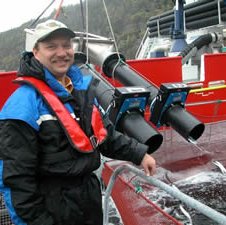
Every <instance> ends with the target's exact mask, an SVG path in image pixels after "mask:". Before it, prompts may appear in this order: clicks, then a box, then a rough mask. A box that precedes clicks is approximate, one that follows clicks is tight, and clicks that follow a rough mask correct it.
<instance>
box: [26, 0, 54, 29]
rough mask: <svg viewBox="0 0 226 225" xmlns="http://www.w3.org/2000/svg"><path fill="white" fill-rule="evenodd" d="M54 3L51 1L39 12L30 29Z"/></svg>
mask: <svg viewBox="0 0 226 225" xmlns="http://www.w3.org/2000/svg"><path fill="white" fill-rule="evenodd" d="M54 2H55V0H52V2H50V4H49V5H48V6H47V7H46V8H45V9H44V10H43V11H42V12H41V14H40V15H39V16H38V17H37V18H36V19H35V21H33V22H32V23H31V24H30V26H29V28H32V27H33V26H34V25H35V24H36V23H37V22H38V21H39V19H40V18H41V16H42V15H43V14H44V13H45V12H46V11H47V10H48V9H49V7H50V6H51V5H52V4H53V3H54Z"/></svg>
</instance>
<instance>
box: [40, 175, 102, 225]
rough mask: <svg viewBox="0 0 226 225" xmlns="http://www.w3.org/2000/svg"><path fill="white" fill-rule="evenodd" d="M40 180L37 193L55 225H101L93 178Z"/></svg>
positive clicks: (96, 181)
mask: <svg viewBox="0 0 226 225" xmlns="http://www.w3.org/2000/svg"><path fill="white" fill-rule="evenodd" d="M43 180H45V182H41V183H44V185H43V186H41V187H40V189H41V193H42V195H44V196H45V203H46V208H47V210H48V212H49V213H50V214H51V215H52V217H53V218H54V221H55V224H56V225H62V224H66V225H102V224H103V215H102V204H101V201H100V199H101V190H100V184H99V180H98V179H97V177H96V176H95V175H94V174H90V175H87V176H82V177H77V178H59V177H58V178H55V177H45V178H43ZM56 196H58V197H57V198H56ZM72 196H73V198H72Z"/></svg>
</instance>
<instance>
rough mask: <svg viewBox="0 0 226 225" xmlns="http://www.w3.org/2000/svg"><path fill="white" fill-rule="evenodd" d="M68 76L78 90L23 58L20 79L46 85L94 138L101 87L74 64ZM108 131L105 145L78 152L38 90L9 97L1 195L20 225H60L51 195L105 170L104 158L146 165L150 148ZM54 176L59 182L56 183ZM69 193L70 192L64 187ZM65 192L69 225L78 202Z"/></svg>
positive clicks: (1, 122)
mask: <svg viewBox="0 0 226 225" xmlns="http://www.w3.org/2000/svg"><path fill="white" fill-rule="evenodd" d="M67 75H68V76H69V77H70V78H71V80H72V83H73V86H74V90H73V91H72V93H68V92H67V91H66V90H65V88H64V87H63V86H62V85H61V84H60V83H59V82H58V81H57V80H56V79H55V77H54V76H53V75H52V74H51V73H50V72H49V71H48V70H47V69H45V68H43V66H42V65H41V64H40V63H39V62H38V61H37V60H36V59H35V58H34V57H33V55H32V54H31V53H27V54H25V55H24V56H23V58H22V59H21V65H20V69H19V71H18V76H33V77H35V78H37V79H40V80H43V81H44V82H46V83H47V84H48V85H49V86H50V87H51V89H52V90H53V91H54V92H55V94H56V95H57V96H58V97H59V99H60V100H61V102H62V103H63V104H64V105H65V107H66V108H67V110H68V111H69V112H70V114H71V115H72V116H73V117H74V118H75V120H77V121H78V123H79V125H80V127H81V128H82V129H83V130H84V132H85V133H86V135H87V136H90V135H92V131H93V130H92V127H91V122H90V121H91V115H92V109H93V104H94V90H95V88H98V86H97V85H98V83H97V82H95V80H94V79H93V78H92V76H88V75H87V76H83V75H82V73H81V71H80V69H79V68H78V67H76V66H75V65H73V66H71V68H70V69H69V71H68V74H67ZM107 130H108V136H107V138H106V140H105V141H104V143H102V144H101V145H100V146H98V148H96V149H94V151H93V152H91V153H89V154H83V153H81V152H79V151H75V149H73V147H72V146H71V144H70V142H69V141H68V139H67V136H66V135H65V132H64V131H63V129H62V126H61V125H60V124H59V122H58V120H57V119H56V117H55V114H54V112H52V109H51V108H49V106H48V105H47V104H46V103H45V101H44V100H43V98H42V96H40V94H39V93H38V92H37V90H36V89H34V88H33V87H32V86H30V85H28V84H24V85H21V86H20V87H19V88H18V89H17V90H16V91H15V92H14V93H13V94H12V95H11V96H10V97H9V99H8V100H7V102H6V103H5V105H4V107H3V109H2V111H1V112H0V190H1V191H3V193H4V197H5V201H6V205H7V208H8V209H9V211H10V215H11V218H12V220H13V222H14V224H15V225H23V224H29V225H41V224H45V225H54V224H57V223H56V220H57V219H56V218H57V217H58V215H57V211H54V206H53V205H51V207H48V206H49V202H48V196H49V193H48V191H49V190H53V189H54V188H56V187H57V186H62V185H63V186H67V185H68V186H70V187H71V186H73V187H74V186H75V185H74V184H73V185H71V182H72V181H76V180H78V179H77V178H82V177H84V176H87V175H88V176H89V175H90V174H92V172H93V171H94V170H96V169H97V168H98V167H99V166H100V153H101V154H103V155H104V156H107V157H110V158H114V159H120V160H127V161H131V162H133V163H135V164H137V165H139V164H140V163H141V161H142V159H143V156H144V154H145V153H146V152H147V150H148V147H147V146H146V145H143V144H140V143H138V142H137V141H135V140H134V139H130V138H128V137H125V136H124V135H122V134H120V133H118V132H116V131H114V129H113V127H112V126H111V125H108V127H107ZM53 177H55V178H56V179H57V181H59V180H58V179H60V181H59V182H56V181H54V180H53V181H52V178H53ZM47 183H48V185H47ZM47 186H48V188H47V189H48V191H47V190H46V187H47ZM64 190H69V189H67V188H65V187H64ZM59 193H62V190H61V191H59ZM66 193H67V194H64V195H62V196H70V195H71V196H70V202H67V204H66V205H65V207H62V208H61V211H60V213H61V215H64V216H66V217H68V221H70V220H71V219H72V218H73V215H74V214H75V213H73V212H70V209H69V208H68V207H69V206H68V205H69V204H72V203H74V204H76V201H74V202H73V196H74V195H73V192H71V191H70V190H69V191H68V192H66ZM70 193H71V194H70ZM94 195H95V194H94ZM53 198H58V196H55V197H53ZM62 198H63V197H62ZM65 201H66V200H65V199H64V202H65ZM52 208H53V209H52ZM75 219H76V218H75ZM57 221H59V220H57ZM64 221H67V219H65V220H64ZM75 224H76V223H75Z"/></svg>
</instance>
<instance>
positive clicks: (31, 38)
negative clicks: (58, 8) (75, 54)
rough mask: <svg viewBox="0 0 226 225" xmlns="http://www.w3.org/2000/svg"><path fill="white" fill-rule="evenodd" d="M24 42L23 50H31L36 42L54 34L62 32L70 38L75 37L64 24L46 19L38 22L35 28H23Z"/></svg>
mask: <svg viewBox="0 0 226 225" xmlns="http://www.w3.org/2000/svg"><path fill="white" fill-rule="evenodd" d="M25 32H26V43H25V50H26V51H28V52H31V51H32V50H33V48H34V46H35V44H36V43H37V42H41V41H44V40H45V39H47V38H49V37H51V36H52V35H54V34H64V35H65V36H68V37H70V38H74V37H75V33H74V32H73V31H72V30H70V29H69V28H68V27H67V26H66V25H65V24H63V23H61V22H60V21H57V20H53V19H50V20H47V21H46V22H44V23H40V24H38V25H37V26H36V28H35V29H25Z"/></svg>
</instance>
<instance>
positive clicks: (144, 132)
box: [94, 74, 163, 154]
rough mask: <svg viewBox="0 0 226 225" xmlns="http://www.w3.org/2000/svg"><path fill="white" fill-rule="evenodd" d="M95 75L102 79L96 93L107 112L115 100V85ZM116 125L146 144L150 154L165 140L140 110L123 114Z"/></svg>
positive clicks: (96, 75)
mask: <svg viewBox="0 0 226 225" xmlns="http://www.w3.org/2000/svg"><path fill="white" fill-rule="evenodd" d="M94 76H95V77H96V78H98V79H100V82H99V84H98V87H97V88H96V93H95V95H96V98H97V100H98V103H99V104H100V106H101V107H102V109H103V110H104V111H105V112H106V110H108V107H109V106H110V104H111V103H112V100H113V96H114V87H113V86H111V84H110V83H109V82H108V81H106V80H105V79H104V78H103V77H101V76H98V74H94ZM109 113H111V111H110V112H109ZM109 119H110V120H111V114H109ZM111 121H112V120H111ZM112 122H113V121H112ZM115 127H116V129H117V130H118V131H120V132H122V133H124V134H126V135H128V136H129V137H132V138H134V139H136V140H138V141H139V142H140V143H143V144H146V145H147V146H148V147H149V148H148V153H149V154H151V153H153V152H154V151H156V150H157V149H158V148H159V147H160V146H161V144H162V142H163V137H162V135H161V134H160V133H159V132H158V131H157V130H156V129H155V128H154V127H152V125H151V124H150V123H148V122H147V121H146V120H145V119H144V118H143V116H142V115H141V113H140V112H138V111H133V112H128V113H126V114H125V115H123V116H122V117H121V119H120V120H119V122H118V124H115Z"/></svg>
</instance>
